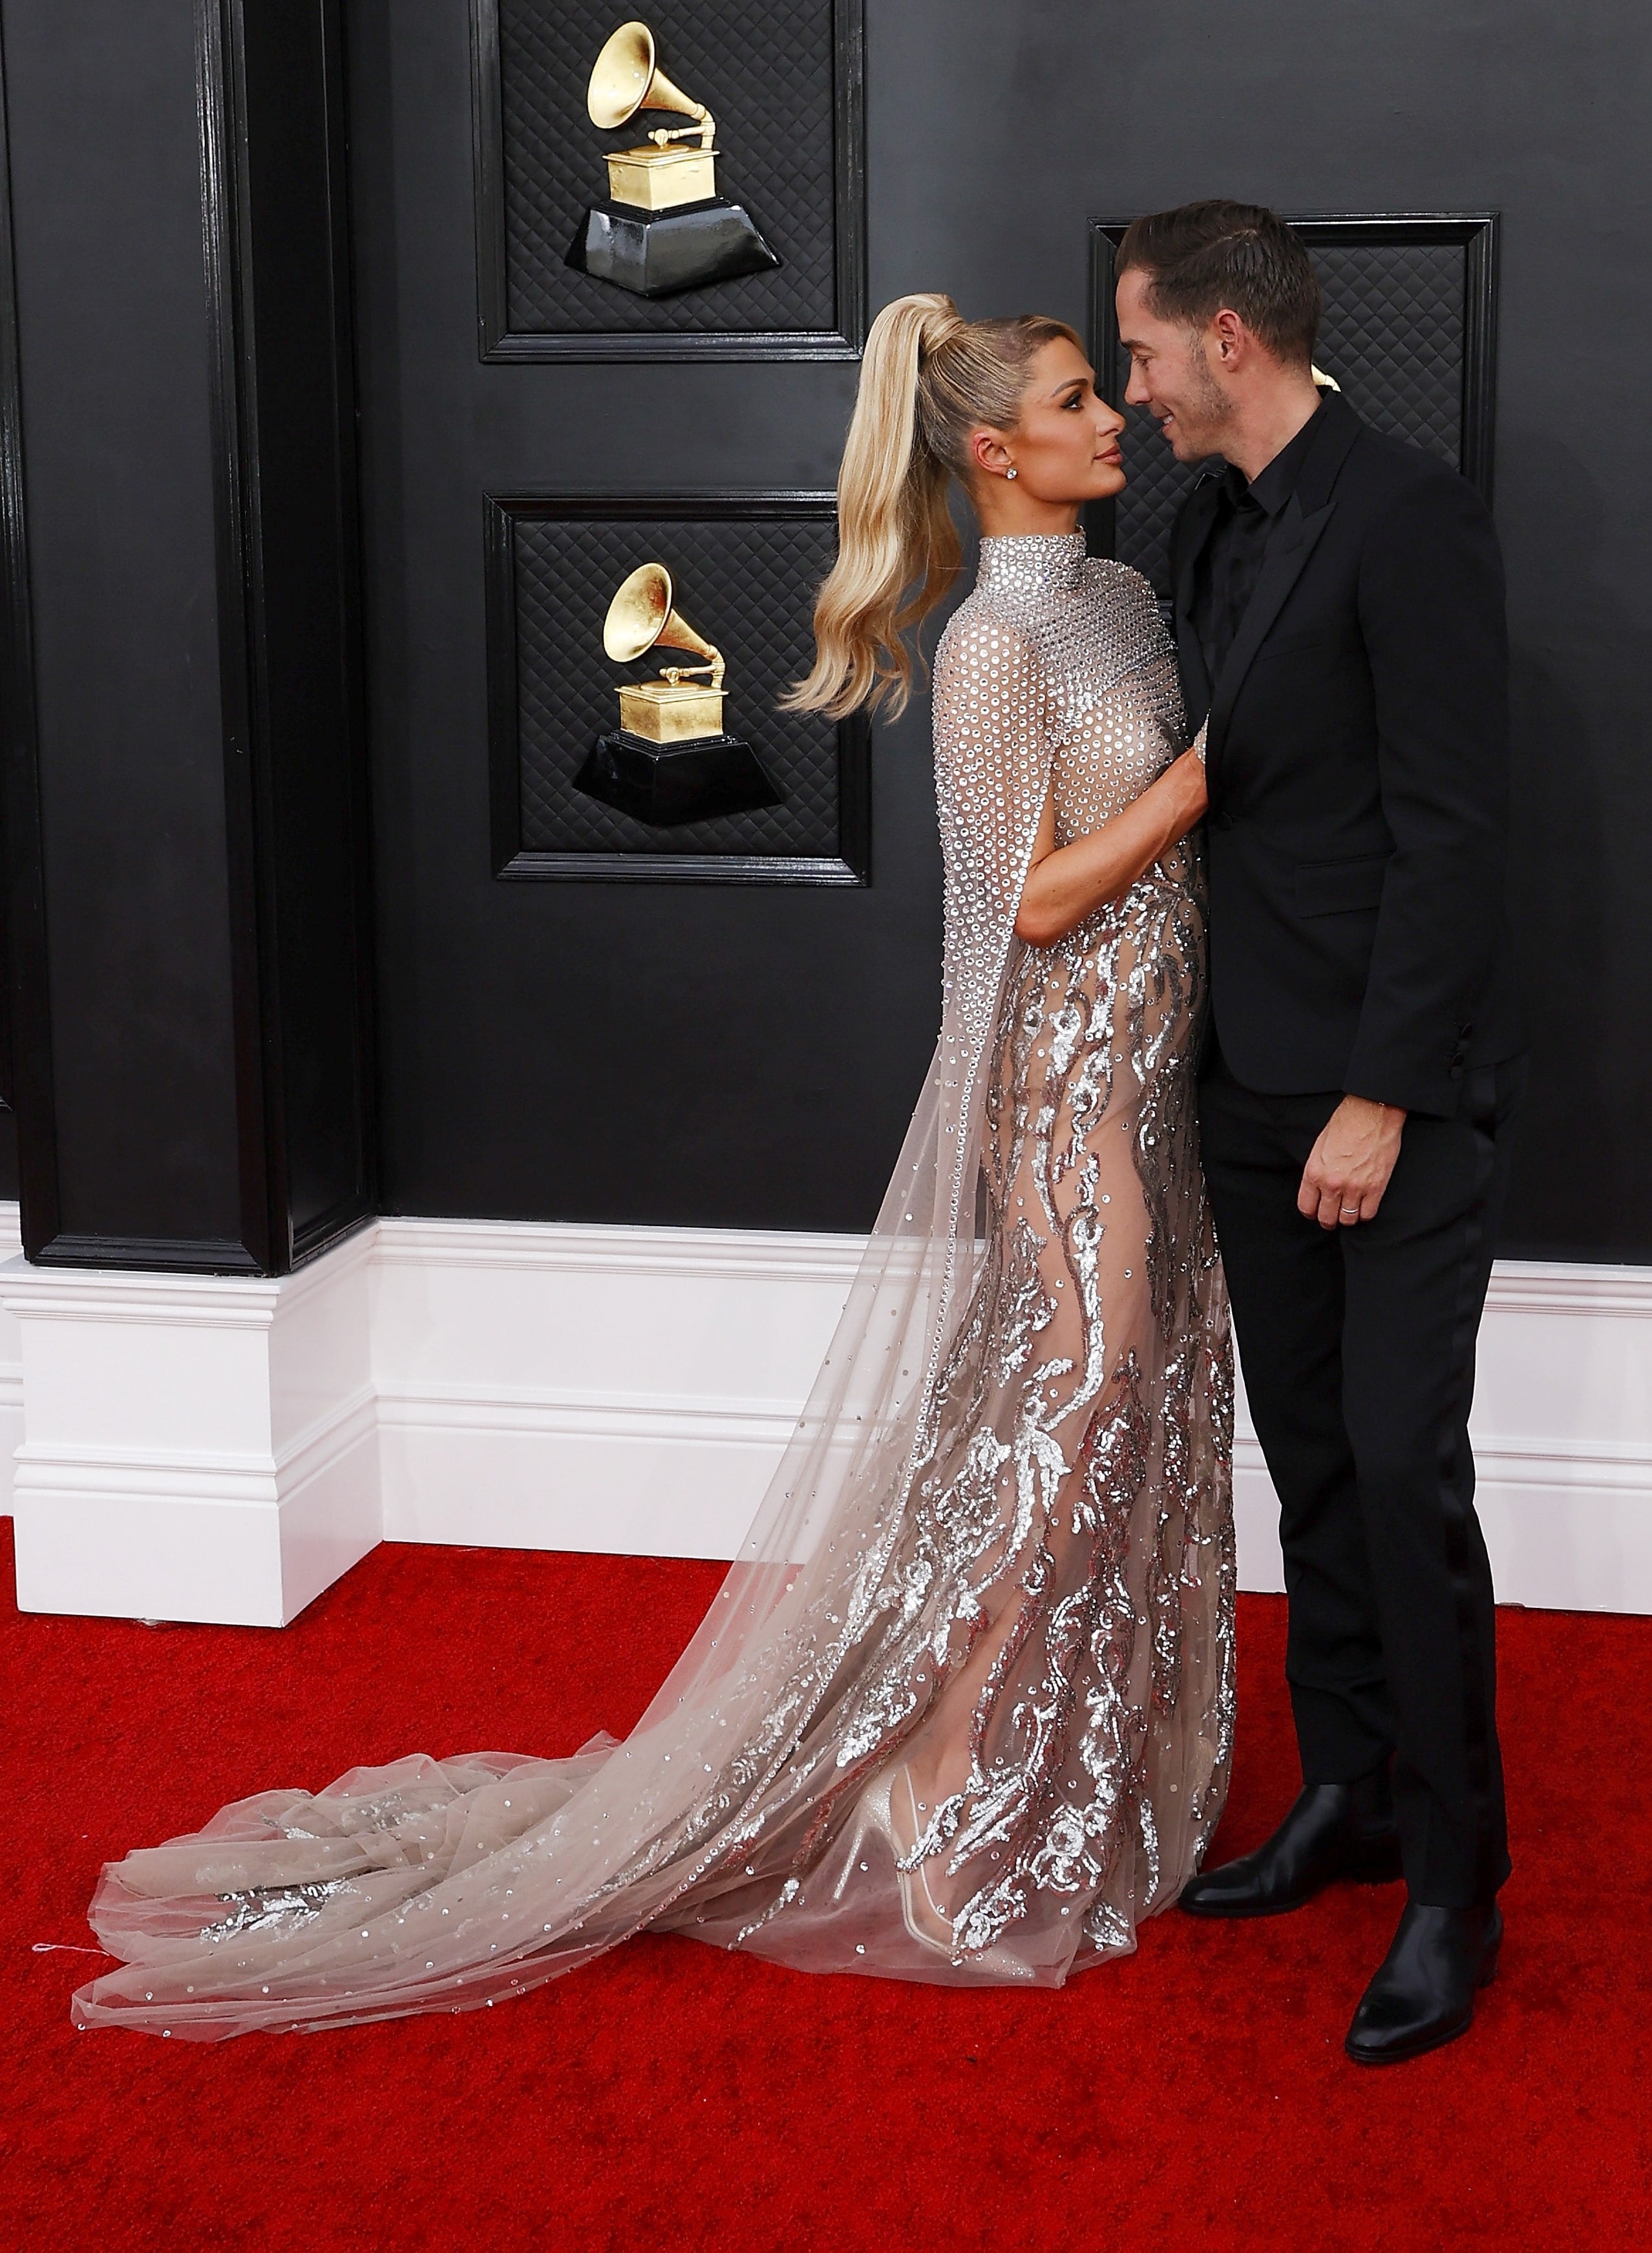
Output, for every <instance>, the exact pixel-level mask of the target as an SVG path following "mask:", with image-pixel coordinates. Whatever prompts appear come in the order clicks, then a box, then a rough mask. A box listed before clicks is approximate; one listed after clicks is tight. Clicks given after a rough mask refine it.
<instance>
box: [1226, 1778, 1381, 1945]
mask: <svg viewBox="0 0 1652 2253" xmlns="http://www.w3.org/2000/svg"><path fill="white" fill-rule="evenodd" d="M1399 1874H1400V1866H1399V1834H1398V1831H1396V1830H1395V1828H1394V1805H1393V1800H1392V1798H1391V1796H1390V1792H1389V1788H1388V1770H1387V1769H1386V1768H1377V1769H1376V1770H1374V1771H1373V1772H1372V1774H1371V1775H1363V1776H1361V1777H1360V1778H1359V1780H1358V1782H1355V1783H1310V1784H1307V1785H1306V1786H1305V1787H1304V1788H1303V1789H1302V1791H1301V1792H1300V1794H1299V1795H1298V1797H1297V1801H1296V1804H1295V1805H1294V1806H1293V1808H1292V1810H1291V1811H1290V1813H1289V1814H1288V1815H1287V1816H1286V1818H1285V1820H1284V1822H1283V1823H1281V1824H1280V1825H1279V1829H1278V1830H1277V1831H1275V1832H1274V1834H1273V1836H1272V1838H1270V1839H1269V1840H1268V1842H1267V1844H1266V1845H1263V1846H1258V1848H1257V1850H1256V1852H1254V1853H1253V1854H1242V1855H1241V1856H1240V1858H1239V1859H1238V1860H1237V1862H1224V1863H1223V1864H1222V1866H1221V1867H1220V1868H1219V1869H1215V1870H1205V1871H1202V1872H1201V1873H1200V1874H1199V1875H1198V1876H1197V1877H1196V1878H1191V1879H1189V1880H1188V1883H1187V1884H1186V1885H1185V1886H1184V1887H1182V1889H1181V1906H1182V1908H1185V1909H1186V1910H1187V1912H1188V1915H1189V1916H1282V1915H1284V1914H1285V1912H1286V1910H1287V1909H1293V1908H1301V1906H1302V1904H1303V1903H1304V1902H1305V1901H1312V1900H1313V1898H1314V1894H1317V1893H1322V1892H1323V1891H1324V1889H1325V1887H1327V1886H1328V1885H1334V1884H1335V1882H1336V1880H1337V1879H1339V1878H1350V1879H1352V1880H1354V1881H1355V1882H1356V1884H1359V1885H1368V1886H1380V1885H1386V1884H1388V1883H1389V1882H1390V1880H1392V1879H1394V1878H1397V1877H1398V1876H1399Z"/></svg>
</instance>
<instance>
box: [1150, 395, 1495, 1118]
mask: <svg viewBox="0 0 1652 2253" xmlns="http://www.w3.org/2000/svg"><path fill="white" fill-rule="evenodd" d="M1215 516H1216V483H1215V480H1214V479H1212V478H1204V479H1202V480H1201V481H1200V482H1199V483H1198V484H1197V485H1195V487H1194V489H1193V491H1192V492H1191V493H1190V494H1189V495H1188V499H1187V500H1186V501H1185V502H1184V503H1183V505H1182V508H1181V513H1180V514H1179V516H1178V518H1177V520H1176V525H1175V532H1174V534H1173V536H1172V540H1171V548H1170V563H1171V570H1172V574H1173V580H1174V586H1175V627H1176V642H1177V650H1178V654H1179V659H1180V662H1181V680H1182V688H1183V692H1184V694H1185V695H1186V698H1187V702H1188V714H1189V716H1190V717H1191V719H1192V720H1193V722H1194V723H1195V725H1196V724H1197V723H1198V722H1199V721H1200V720H1201V719H1202V717H1203V716H1204V715H1205V714H1206V713H1207V712H1208V713H1209V721H1210V729H1209V739H1208V743H1207V750H1206V762H1207V766H1208V769H1209V788H1210V819H1209V827H1208V837H1209V878H1210V984H1211V1008H1212V1012H1213V1015H1214V1020H1215V1026H1216V1037H1217V1039H1218V1041H1219V1043H1220V1044H1221V1049H1222V1053H1223V1057H1224V1059H1225V1061H1226V1063H1227V1064H1228V1067H1229V1069H1230V1071H1231V1072H1232V1073H1233V1075H1234V1077H1235V1078H1237V1080H1239V1081H1240V1082H1241V1084H1242V1085H1245V1086H1247V1087H1251V1088H1254V1089H1256V1090H1258V1092H1263V1093H1266V1094H1276V1095H1306V1094H1313V1093H1319V1092H1325V1091H1328V1090H1332V1089H1337V1088H1341V1089H1342V1090H1344V1091H1346V1092H1349V1093H1350V1094H1355V1095H1366V1096H1370V1097H1373V1098H1375V1099H1377V1100H1378V1101H1381V1102H1384V1103H1395V1104H1399V1105H1402V1106H1404V1107H1405V1109H1406V1110H1408V1111H1421V1112H1428V1113H1434V1114H1436V1115H1439V1116H1441V1117H1450V1116H1452V1115H1453V1113H1455V1112H1456V1110H1457V1107H1458V1102H1459V1098H1460V1092H1461V1088H1462V1083H1463V1080H1464V1078H1465V1076H1466V1075H1467V1073H1468V1072H1469V1071H1473V1070H1474V1069H1475V1068H1476V1067H1477V1066H1479V1065H1481V1064H1492V1063H1496V1062H1499V1061H1501V1060H1502V1058H1504V1057H1509V1056H1512V1055H1514V1054H1516V1052H1517V1050H1519V1048H1520V1045H1521V1036H1520V1030H1519V1023H1518V1016H1517V1012H1516V1005H1515V1001H1514V996H1513V993H1512V990H1511V982H1510V971H1509V946H1508V943H1507V930H1506V916H1505V909H1504V898H1503V891H1504V827H1505V801H1506V797H1507V770H1508V734H1509V715H1508V670H1509V656H1508V640H1507V630H1506V626H1505V624H1504V617H1503V579H1502V560H1501V557H1500V555H1499V553H1498V548H1497V536H1496V534H1495V531H1494V529H1493V527H1492V522H1491V517H1490V514H1489V513H1488V510H1487V508H1486V506H1485V504H1484V503H1483V502H1482V501H1481V499H1480V496H1479V495H1478V494H1477V493H1476V492H1475V491H1474V488H1473V486H1472V485H1469V484H1468V483H1467V480H1466V479H1465V478H1461V477H1460V476H1459V475H1458V474H1457V472H1456V471H1454V470H1452V469H1450V468H1448V467H1447V466H1446V464H1444V463H1442V462H1439V461H1438V460H1436V459H1435V458H1434V457H1432V455H1428V454H1425V453H1422V452H1420V451H1418V449H1417V448H1415V447H1412V446H1406V445H1402V444H1401V443H1398V441H1396V440H1394V439H1391V438H1384V437H1379V436H1377V433H1376V432H1375V431H1372V430H1370V429H1367V428H1366V427H1365V425H1364V424H1363V422H1361V421H1360V420H1359V418H1358V416H1357V415H1356V414H1355V413H1354V411H1353V409H1352V408H1349V406H1348V405H1347V404H1346V402H1345V401H1343V400H1342V398H1341V397H1339V396H1338V394H1335V393H1334V392H1333V393H1330V394H1328V395H1327V398H1326V401H1325V403H1324V408H1323V410H1322V412H1321V415H1320V416H1319V418H1318V424H1317V430H1316V435H1315V436H1314V440H1313V443H1312V444H1311V445H1310V446H1309V448H1308V450H1307V457H1306V458H1305V459H1304V461H1303V463H1302V465H1301V468H1300V473H1299V475H1298V478H1297V482H1296V489H1295V491H1294V492H1293V495H1292V497H1291V499H1290V501H1289V502H1288V503H1287V505H1286V508H1285V510H1284V512H1283V513H1281V515H1280V516H1279V520H1277V522H1276V524H1275V526H1274V528H1273V531H1272V534H1271V536H1270V539H1269V542H1268V548H1267V555H1266V559H1265V562H1264V564H1263V567H1262V573H1261V576H1260V578H1259V580H1258V582H1257V587H1256V591H1255V593H1254V595H1253V596H1251V603H1250V605H1249V607H1248V609H1247V610H1246V611H1245V614H1244V619H1243V621H1242V622H1241V624H1240V627H1239V631H1238V633H1237V638H1236V639H1235V641H1234V644H1233V646H1232V648H1231V650H1230V652H1229V653H1228V656H1227V659H1226V660H1225V662H1224V663H1223V667H1222V673H1221V677H1220V679H1219V680H1216V681H1215V682H1210V681H1209V680H1206V678H1205V672H1204V659H1203V657H1202V654H1201V652H1200V647H1199V640H1198V637H1197V635H1196V634H1195V631H1194V628H1193V621H1192V616H1191V610H1192V603H1193V594H1194V582H1195V567H1196V565H1197V562H1198V559H1199V555H1200V554H1201V552H1202V548H1203V546H1204V543H1205V541H1206V540H1207V539H1208V538H1209V533H1210V529H1211V526H1212V523H1213V520H1214V519H1215Z"/></svg>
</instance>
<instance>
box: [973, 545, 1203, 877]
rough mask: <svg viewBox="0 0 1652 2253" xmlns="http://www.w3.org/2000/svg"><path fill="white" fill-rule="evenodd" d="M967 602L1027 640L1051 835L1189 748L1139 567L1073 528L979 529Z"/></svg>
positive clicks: (1075, 826) (1074, 827)
mask: <svg viewBox="0 0 1652 2253" xmlns="http://www.w3.org/2000/svg"><path fill="white" fill-rule="evenodd" d="M972 604H973V605H975V606H978V607H979V609H980V610H984V611H986V612H988V613H990V614H992V615H993V617H995V618H1000V619H1002V620H1003V621H1004V623H1005V624H1011V623H1012V622H1013V624H1014V625H1016V626H1018V627H1020V628H1021V629H1022V630H1023V631H1024V632H1025V633H1026V634H1027V635H1028V638H1029V639H1030V641H1031V643H1032V645H1033V652H1032V653H1033V654H1034V657H1035V671H1036V673H1037V676H1038V685H1039V689H1040V703H1041V712H1040V722H1041V724H1042V726H1043V727H1044V728H1045V729H1047V730H1048V732H1049V743H1050V749H1051V752H1052V757H1051V766H1050V779H1051V787H1052V789H1053V791H1054V793H1055V799H1056V842H1057V844H1061V845H1066V844H1070V842H1071V841H1072V840H1073V839H1074V838H1076V837H1083V836H1086V835H1088V834H1089V833H1090V832H1091V830H1092V829H1098V828H1099V827H1101V825H1102V824H1103V822H1105V821H1108V820H1111V819H1112V816H1113V815H1114V814H1116V813H1120V812H1122V811H1123V809H1124V808H1125V807H1126V806H1128V805H1129V804H1130V803H1131V801H1132V800H1133V799H1136V798H1138V797H1140V794H1141V792H1143V791H1144V790H1145V789H1146V788H1147V785H1148V784H1149V783H1150V782H1152V781H1153V780H1154V778H1155V777H1156V776H1158V775H1159V774H1161V773H1162V772H1163V771H1164V769H1165V768H1166V767H1167V766H1168V764H1169V763H1170V761H1171V760H1172V759H1173V758H1175V757H1176V755H1177V754H1178V753H1179V752H1180V751H1181V750H1184V749H1185V748H1186V743H1187V729H1186V722H1185V721H1184V718H1183V715H1182V708H1181V687H1180V683H1179V681H1178V680H1177V676H1176V666H1175V652H1174V650H1173V648H1172V646H1171V643H1170V638H1169V637H1168V634H1167V633H1166V632H1165V630H1164V627H1163V624H1161V620H1160V617H1159V613H1158V609H1157V606H1156V604H1155V603H1154V597H1153V591H1152V589H1151V588H1150V587H1149V586H1148V584H1147V581H1146V580H1145V579H1144V578H1142V577H1141V575H1140V573H1139V572H1135V571H1133V570H1131V569H1129V568H1128V567H1127V566H1126V565H1124V564H1122V563H1115V562H1111V561H1109V560H1108V559H1106V558H1105V557H1099V556H1096V557H1091V556H1088V555H1085V553H1084V534H1082V533H1079V532H1075V533H1068V534H1061V533H1044V534H1027V535H1020V536H1015V537H1005V538H1000V539H989V540H983V541H982V542H981V562H980V570H979V575H978V577H977V579H976V582H975V592H974V595H973V596H972V597H971V601H970V603H965V605H964V610H962V611H960V613H959V617H960V620H961V619H963V617H964V616H965V612H967V611H968V610H970V608H971V606H972Z"/></svg>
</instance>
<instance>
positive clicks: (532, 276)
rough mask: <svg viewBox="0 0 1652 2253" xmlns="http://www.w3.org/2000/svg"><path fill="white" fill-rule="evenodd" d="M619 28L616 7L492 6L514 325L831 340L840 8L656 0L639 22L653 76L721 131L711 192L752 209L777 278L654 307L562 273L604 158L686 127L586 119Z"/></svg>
mask: <svg viewBox="0 0 1652 2253" xmlns="http://www.w3.org/2000/svg"><path fill="white" fill-rule="evenodd" d="M625 20H626V10H625V9H624V7H623V6H618V5H616V4H615V0H601V4H600V5H597V4H592V0H498V24H499V76H500V90H501V97H502V114H503V118H504V142H505V147H504V152H503V154H504V164H503V171H504V178H505V264H506V274H507V291H508V304H509V327H510V329H511V331H512V332H513V333H515V334H545V333H552V334H565V333H567V332H568V331H595V332H598V333H601V332H604V331H606V332H608V333H610V334H611V333H614V332H616V331H645V332H654V333H660V332H667V333H668V332H673V331H678V332H680V331H691V332H692V331H725V330H733V331H754V330H756V331H766V330H794V331H795V330H805V331H806V330H821V331H833V330H834V329H835V328H836V327H837V326H838V325H839V324H838V317H837V302H836V295H837V293H836V282H835V270H834V245H833V198H834V190H835V185H836V184H835V178H834V174H835V163H834V151H833V0H650V5H649V6H648V8H647V9H646V10H645V12H644V17H643V20H644V21H645V23H646V24H647V25H648V28H649V30H650V31H652V33H653V35H654V43H655V52H656V53H657V55H658V57H659V65H660V67H661V68H662V69H663V70H664V71H665V73H666V76H667V77H668V78H669V79H671V80H673V82H674V83H675V84H676V85H677V86H680V87H681V88H682V90H683V92H684V93H685V94H692V95H693V96H694V99H695V101H703V102H704V103H705V104H706V106H707V108H708V109H709V110H710V111H711V113H712V115H713V116H714V118H715V119H716V121H717V146H718V150H719V151H720V152H721V153H720V154H719V156H718V158H717V187H718V192H719V193H720V194H721V195H723V196H726V197H728V199H729V200H730V201H731V202H734V203H739V204H743V205H744V206H745V208H746V209H747V210H748V211H749V213H750V214H751V216H752V218H753V220H755V221H756V226H757V228H758V231H759V233H760V234H762V235H763V239H764V240H765V241H767V243H768V244H769V247H770V249H771V250H773V251H774V252H775V253H776V255H777V256H778V257H779V259H780V261H781V264H780V266H779V267H778V269H776V270H775V271H773V272H770V273H766V274H754V275H749V276H743V277H742V279H740V280H738V281H735V282H715V283H714V284H712V285H711V286H710V287H708V288H707V289H693V290H688V291H687V292H686V293H685V294H684V295H683V296H679V297H669V298H660V299H654V300H652V301H651V300H647V299H645V298H641V297H638V296H633V295H632V294H631V292H630V291H628V290H624V289H617V288H615V287H614V286H613V285H612V284H611V283H610V282H600V281H595V280H593V279H592V278H591V276H589V275H585V274H578V273H575V272H574V271H573V270H572V269H570V268H568V266H566V265H565V264H564V263H563V259H564V256H565V255H566V253H567V250H568V245H569V243H570V242H571V241H573V240H574V236H575V231H576V230H577V228H578V227H579V226H580V224H581V222H582V220H583V218H584V215H585V212H586V210H587V208H588V206H589V205H591V204H593V203H596V202H598V201H600V200H602V199H603V198H605V197H606V196H607V193H608V171H607V167H606V166H605V164H603V157H604V156H605V154H606V153H607V151H608V150H610V149H624V148H631V147H633V146H635V145H636V144H637V143H638V142H639V141H640V140H641V138H642V136H643V133H644V132H645V130H647V129H651V128H652V127H654V126H657V125H670V124H672V123H673V122H676V123H683V124H686V123H687V119H686V118H684V119H677V120H673V119H671V118H669V117H665V116H655V115H652V114H651V115H647V116H645V117H644V118H642V119H641V120H640V121H639V120H633V121H632V122H631V124H630V125H628V126H625V127H623V128H622V129H621V130H620V131H619V132H617V133H603V132H600V131H599V130H598V129H597V128H596V126H594V125H593V124H592V123H591V122H590V119H589V116H588V115H586V110H585V88H586V85H587V83H588V81H589V78H590V73H591V65H592V64H593V63H594V62H595V61H596V57H597V55H598V53H599V52H600V51H601V49H602V45H603V41H604V40H605V39H606V38H608V36H609V34H610V32H611V31H617V29H618V27H619V25H620V24H622V23H623V22H624V21H625Z"/></svg>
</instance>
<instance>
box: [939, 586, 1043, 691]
mask: <svg viewBox="0 0 1652 2253" xmlns="http://www.w3.org/2000/svg"><path fill="white" fill-rule="evenodd" d="M1036 639H1037V637H1036V634H1035V631H1033V629H1032V627H1031V625H1030V624H1029V623H1028V620H1026V619H1025V618H1021V617H1016V616H1015V614H1014V612H1013V611H1012V610H1009V609H1008V608H1007V606H1006V605H1005V604H1003V603H999V602H996V601H995V600H994V599H993V596H991V595H989V594H986V593H985V592H983V590H982V589H980V588H979V587H978V588H976V589H974V590H973V591H972V593H970V594H968V595H966V596H965V597H964V600H963V601H962V602H961V603H959V604H958V608H957V609H956V610H954V611H953V613H952V615H951V617H950V618H949V619H948V620H947V622H946V624H945V626H944V628H943V629H942V632H941V638H940V639H939V640H938V642H937V643H936V645H935V674H936V679H937V680H940V678H941V677H942V675H943V674H944V673H957V672H958V671H959V670H960V669H963V668H966V667H968V666H972V665H980V664H986V665H989V666H994V665H996V666H1002V665H1005V664H1009V665H1018V664H1024V663H1026V661H1027V660H1028V658H1029V657H1030V656H1031V655H1032V653H1033V651H1034V647H1035V642H1036Z"/></svg>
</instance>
